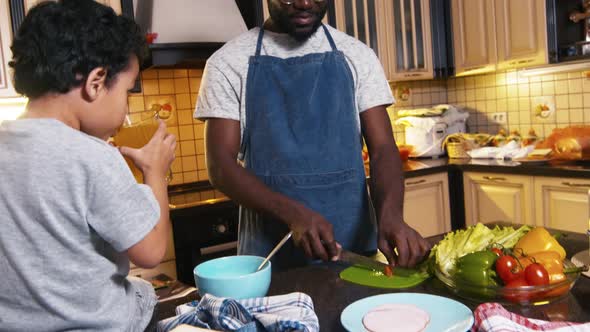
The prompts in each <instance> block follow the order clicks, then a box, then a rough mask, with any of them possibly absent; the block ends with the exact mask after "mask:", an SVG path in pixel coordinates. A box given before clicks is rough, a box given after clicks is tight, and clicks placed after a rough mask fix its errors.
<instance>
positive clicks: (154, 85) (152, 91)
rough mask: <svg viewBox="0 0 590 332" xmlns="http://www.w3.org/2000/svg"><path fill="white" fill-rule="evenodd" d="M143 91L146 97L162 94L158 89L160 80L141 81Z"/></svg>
mask: <svg viewBox="0 0 590 332" xmlns="http://www.w3.org/2000/svg"><path fill="white" fill-rule="evenodd" d="M141 91H142V92H143V94H144V95H145V96H149V95H157V94H158V93H160V89H159V88H158V80H143V81H141Z"/></svg>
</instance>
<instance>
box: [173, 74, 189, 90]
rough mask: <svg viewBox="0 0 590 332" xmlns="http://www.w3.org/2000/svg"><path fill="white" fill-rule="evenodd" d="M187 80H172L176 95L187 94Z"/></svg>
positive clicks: (185, 78) (183, 78)
mask: <svg viewBox="0 0 590 332" xmlns="http://www.w3.org/2000/svg"><path fill="white" fill-rule="evenodd" d="M188 80H189V79H188V78H187V77H182V78H175V79H174V88H175V89H176V93H189V92H190V90H189V86H188Z"/></svg>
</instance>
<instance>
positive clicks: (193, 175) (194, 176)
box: [182, 171, 207, 200]
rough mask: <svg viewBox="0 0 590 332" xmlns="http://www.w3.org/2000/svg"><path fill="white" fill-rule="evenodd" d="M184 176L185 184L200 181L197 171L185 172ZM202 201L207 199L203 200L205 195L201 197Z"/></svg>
mask: <svg viewBox="0 0 590 332" xmlns="http://www.w3.org/2000/svg"><path fill="white" fill-rule="evenodd" d="M182 175H183V176H184V182H185V183H188V182H197V181H199V176H198V173H197V172H195V171H192V172H184V173H182ZM200 199H201V200H205V199H207V198H203V195H200Z"/></svg>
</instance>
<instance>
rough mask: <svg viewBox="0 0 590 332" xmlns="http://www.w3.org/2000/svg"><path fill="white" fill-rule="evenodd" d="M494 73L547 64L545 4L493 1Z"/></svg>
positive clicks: (525, 0) (539, 1)
mask: <svg viewBox="0 0 590 332" xmlns="http://www.w3.org/2000/svg"><path fill="white" fill-rule="evenodd" d="M494 3H495V13H496V24H497V25H496V28H497V36H498V69H506V68H516V67H522V66H531V65H542V64H546V63H548V61H549V59H548V55H547V30H546V26H547V23H546V19H545V14H546V11H545V0H518V1H513V0H512V1H511V0H495V2H494Z"/></svg>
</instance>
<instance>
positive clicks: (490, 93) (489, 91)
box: [486, 86, 496, 99]
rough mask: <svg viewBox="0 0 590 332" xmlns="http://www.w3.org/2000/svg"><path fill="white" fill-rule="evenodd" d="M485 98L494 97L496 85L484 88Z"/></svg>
mask: <svg viewBox="0 0 590 332" xmlns="http://www.w3.org/2000/svg"><path fill="white" fill-rule="evenodd" d="M486 99H496V87H493V86H492V87H489V88H486Z"/></svg>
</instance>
